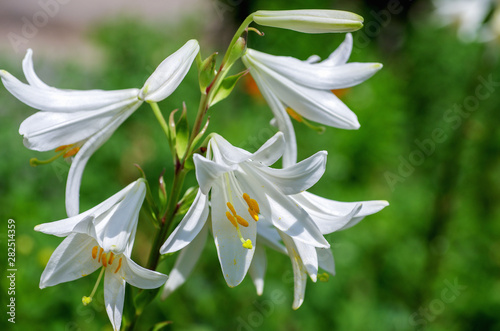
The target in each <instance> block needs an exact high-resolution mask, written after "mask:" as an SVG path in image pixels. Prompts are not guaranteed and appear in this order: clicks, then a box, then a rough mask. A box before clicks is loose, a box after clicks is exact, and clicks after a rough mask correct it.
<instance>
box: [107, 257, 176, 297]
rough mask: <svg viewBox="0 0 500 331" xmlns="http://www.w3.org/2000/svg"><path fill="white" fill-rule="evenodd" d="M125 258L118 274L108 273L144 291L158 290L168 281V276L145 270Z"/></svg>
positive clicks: (110, 271)
mask: <svg viewBox="0 0 500 331" xmlns="http://www.w3.org/2000/svg"><path fill="white" fill-rule="evenodd" d="M123 257H124V259H123V260H122V261H123V262H122V263H123V264H122V268H120V270H119V271H118V272H114V271H112V270H109V271H108V270H106V271H107V273H116V274H117V275H119V276H120V278H121V279H125V281H126V282H127V283H129V284H130V285H132V286H135V287H138V288H143V289H152V288H157V287H160V286H162V285H163V284H164V283H165V282H166V281H167V279H168V276H167V275H164V274H162V273H159V272H157V271H153V270H149V269H146V268H143V267H141V266H140V265H138V264H137V263H135V262H134V261H132V260H131V259H130V258H128V257H127V256H126V255H123ZM106 276H107V275H106Z"/></svg>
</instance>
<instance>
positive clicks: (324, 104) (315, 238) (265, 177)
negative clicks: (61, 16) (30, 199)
mask: <svg viewBox="0 0 500 331" xmlns="http://www.w3.org/2000/svg"><path fill="white" fill-rule="evenodd" d="M252 21H253V22H255V23H257V24H260V25H263V26H269V27H277V28H284V29H291V30H294V31H298V32H303V33H327V32H328V33H329V32H337V33H344V32H345V33H347V34H346V37H345V40H344V42H343V43H342V44H341V45H340V46H339V47H338V48H337V49H336V50H335V51H334V52H333V53H331V55H330V56H329V57H328V58H326V59H325V60H323V61H320V58H319V57H318V56H316V55H313V56H311V57H310V58H308V59H307V60H304V61H302V60H299V59H295V58H292V57H285V56H276V55H271V54H266V53H263V52H260V51H257V50H254V49H251V48H248V47H247V41H246V35H247V33H248V31H249V30H254V31H257V30H256V29H255V28H250V27H249V24H250V23H251V22H252ZM362 21H363V20H362V18H361V17H360V16H358V15H356V14H353V13H348V12H343V11H334V10H296V11H257V12H255V13H253V14H251V15H250V16H249V17H248V18H247V20H245V22H244V23H243V24H242V26H241V27H240V29H239V30H238V32H237V33H236V35H235V37H234V39H233V41H232V42H231V44H230V46H229V48H228V51H227V53H226V55H225V57H224V59H223V61H222V65H221V66H220V69H219V70H218V71H217V70H215V69H214V68H215V55H216V54H214V55H212V56H210V57H208V58H207V59H205V60H202V59H201V55H200V48H199V45H198V42H197V41H196V40H190V41H188V42H187V43H186V44H185V45H184V46H182V47H181V48H180V49H179V50H178V51H176V52H175V53H173V54H172V55H170V56H168V57H167V58H166V59H165V60H164V61H163V62H162V63H161V64H160V65H159V66H158V68H157V69H156V70H155V71H154V73H153V74H152V75H151V76H150V77H149V78H148V79H147V81H146V82H145V84H144V85H143V87H142V88H140V89H138V88H131V89H125V90H117V91H103V90H89V91H76V90H63V89H57V88H54V87H51V86H48V85H46V84H45V83H44V82H42V80H41V79H40V78H39V77H38V76H37V75H36V73H35V71H34V68H33V60H32V55H33V53H32V51H31V50H28V52H27V54H26V57H25V59H24V61H23V71H24V74H25V77H26V80H27V84H26V83H23V82H21V81H19V80H18V79H17V78H15V77H14V76H12V75H11V74H9V73H8V72H6V71H4V70H1V71H0V77H1V79H2V82H3V84H4V86H5V87H6V89H7V90H8V91H9V92H11V93H12V94H13V95H14V96H15V97H16V98H18V99H19V100H20V101H22V102H24V103H25V104H27V105H28V106H31V107H33V108H35V109H37V110H39V112H37V113H35V114H34V115H32V116H30V117H28V118H27V119H26V120H25V121H24V122H23V123H22V124H21V126H20V129H19V133H20V134H21V135H22V136H23V137H24V144H25V146H26V147H27V148H29V149H32V150H36V151H51V150H54V151H55V152H56V154H55V156H54V157H52V158H50V159H49V160H46V161H40V160H37V159H32V160H31V164H32V165H40V164H44V163H48V162H51V161H53V160H55V159H56V158H58V157H62V158H65V159H67V160H68V161H69V162H71V167H70V171H69V174H68V180H67V184H66V211H67V214H68V218H66V219H63V220H60V221H56V222H51V223H44V224H41V225H38V226H36V227H35V230H36V231H40V232H43V233H46V234H52V235H56V236H59V237H65V239H64V240H63V241H62V243H61V244H60V245H59V246H58V247H57V248H56V249H55V251H54V253H53V254H52V256H51V258H50V260H49V261H48V263H47V266H46V268H45V270H44V271H43V273H42V276H41V280H40V288H44V287H47V286H53V285H57V284H60V283H63V282H68V281H72V280H75V279H77V278H81V277H84V276H86V275H89V274H91V273H93V272H94V271H96V270H99V269H100V273H99V276H98V280H97V283H96V286H95V287H94V289H93V290H92V292H91V294H90V295H89V296H84V297H83V299H82V302H83V304H85V305H87V304H89V303H90V302H91V301H92V298H93V296H94V295H95V292H96V290H97V286H98V284H99V283H100V280H101V279H102V277H104V299H105V305H106V311H107V313H108V316H109V318H110V321H111V323H112V325H113V328H114V329H115V330H119V329H120V327H121V324H122V311H123V306H124V296H125V286H126V284H125V283H129V284H130V285H132V286H135V287H138V288H142V289H154V288H158V287H159V286H161V285H162V284H164V283H165V287H164V290H163V295H162V297H163V298H166V297H167V296H168V295H169V294H170V293H172V291H174V290H175V289H177V288H178V287H179V286H180V285H182V284H183V283H184V282H185V280H186V279H187V277H188V276H189V274H190V273H191V272H192V270H193V268H194V266H195V264H196V262H197V260H198V259H199V257H200V256H201V254H202V251H203V248H204V246H205V243H206V239H207V237H208V235H209V233H210V232H211V233H212V235H213V238H214V243H215V246H216V249H217V254H218V258H219V261H220V265H221V269H222V274H223V277H224V279H225V280H226V282H227V284H228V285H229V286H230V287H234V286H237V285H239V284H240V283H241V282H242V281H243V279H244V278H245V276H246V274H247V273H249V274H250V276H251V278H252V280H253V282H254V284H255V287H256V289H257V294H259V295H260V294H262V293H263V289H264V276H265V272H266V266H267V258H266V250H267V249H274V250H277V251H278V252H281V253H283V254H287V255H288V256H289V257H290V260H291V262H292V267H293V271H294V279H295V289H294V301H293V308H294V309H297V308H299V307H300V306H301V304H302V303H303V301H304V295H305V288H306V282H307V278H308V277H309V278H310V279H311V280H312V281H313V282H316V281H317V279H318V276H319V269H320V268H321V269H323V270H324V271H326V272H328V273H330V274H332V275H333V274H334V273H335V267H334V260H333V255H332V252H331V250H330V244H329V243H328V241H327V240H326V239H325V237H324V236H325V235H327V234H330V233H332V232H335V231H339V230H344V229H347V228H350V227H352V226H353V225H355V224H357V223H358V222H360V221H361V220H362V219H363V218H364V217H365V216H368V215H371V214H373V213H376V212H378V211H380V210H381V209H383V208H384V207H385V206H387V205H388V203H387V202H386V201H363V202H339V201H334V200H329V199H326V198H323V197H319V196H316V195H314V194H312V193H309V192H307V190H308V189H310V188H311V187H312V186H313V185H314V184H315V183H317V182H318V181H319V180H320V178H321V177H322V175H323V173H324V172H325V168H326V162H327V155H328V153H327V151H319V152H317V153H316V154H314V155H312V156H310V157H309V158H307V159H305V160H302V161H300V162H297V143H296V136H295V133H294V127H293V124H292V119H295V120H296V121H298V122H303V123H306V124H307V125H308V126H310V127H313V128H314V127H315V125H313V124H311V123H309V122H308V121H313V122H316V123H318V124H320V125H325V126H330V127H336V128H342V129H358V128H359V127H360V124H359V122H358V119H357V117H356V115H355V114H354V113H353V112H352V111H351V110H350V109H349V108H348V107H347V106H346V105H345V104H344V103H343V102H342V101H341V100H340V99H339V98H338V97H337V96H335V94H334V93H333V92H332V91H331V90H334V89H341V88H348V87H352V86H355V85H357V84H360V83H362V82H364V81H365V80H367V79H369V78H370V77H371V76H373V75H374V74H375V73H376V72H377V71H378V70H380V69H381V68H382V65H381V64H379V63H353V62H351V63H348V59H349V57H350V54H351V51H352V47H353V38H352V36H351V34H350V33H349V32H351V31H355V30H357V29H359V28H361V27H362ZM257 32H258V31H257ZM195 59H196V63H197V66H198V70H199V78H200V89H201V92H202V97H201V101H200V107H199V109H200V111H199V112H198V115H197V117H196V122H195V125H194V126H193V131H192V132H191V134H189V133H187V132H184V134H178V133H179V132H180V131H176V130H181V129H182V130H187V129H186V128H187V123H185V122H182V121H187V119H186V118H187V117H186V116H185V111H186V110H185V111H184V112H183V115H181V119H180V120H179V121H177V124H176V121H175V120H174V116H175V112H176V111H173V112H172V113H171V114H170V121H169V124H167V122H166V121H165V119H164V118H163V117H162V114H161V111H160V110H159V107H158V105H157V104H156V103H157V102H159V101H162V100H164V99H165V98H167V97H168V96H169V95H171V94H172V93H173V92H174V91H175V89H176V88H177V87H178V86H179V84H180V83H181V82H182V80H183V78H184V77H185V76H186V74H187V73H188V71H189V69H190V67H191V65H192V63H193V62H194V61H195ZM239 59H241V60H242V62H243V63H244V65H245V66H246V67H247V70H246V71H245V72H242V73H240V74H237V75H235V76H230V77H225V76H226V74H227V72H228V71H229V69H230V68H231V66H232V65H233V64H234V62H235V61H237V60H239ZM247 72H250V74H251V75H252V77H253V78H254V80H255V81H256V83H257V85H258V87H259V89H260V91H261V93H262V94H263V96H264V98H265V100H266V101H267V103H268V104H269V107H270V109H271V111H272V113H273V115H274V120H273V121H272V124H274V125H275V126H276V127H277V128H278V130H279V131H278V132H277V133H276V134H275V135H274V136H273V137H272V138H271V139H269V140H268V141H267V142H265V143H264V144H263V145H262V146H261V147H260V148H259V149H258V150H257V151H256V152H253V153H252V152H248V151H246V150H243V149H241V148H238V147H236V146H233V145H232V144H231V143H229V142H228V141H227V140H226V139H225V138H223V137H222V136H221V135H219V134H216V133H212V134H211V135H210V139H208V138H207V139H206V140H205V142H204V143H202V144H201V145H200V144H199V142H200V141H201V137H203V135H204V133H205V131H206V126H205V127H204V128H203V129H201V123H202V120H203V119H204V116H205V115H206V113H207V111H208V110H209V108H210V106H211V105H213V104H215V103H216V102H219V101H221V100H223V99H224V98H226V97H227V96H228V95H229V94H230V93H231V91H232V88H233V87H234V85H235V84H236V82H237V81H238V79H239V78H240V77H241V76H242V75H243V74H246V73H247ZM143 102H147V103H149V104H151V106H152V108H153V111H154V112H155V115H156V117H157V118H158V120H159V123H160V125H161V127H162V129H163V130H164V132H165V134H166V136H167V139H168V143H169V146H170V147H171V149H172V154H173V155H174V160H175V164H176V169H175V172H174V174H173V187H172V192H173V194H172V195H171V196H169V199H170V200H168V201H166V194H165V193H163V195H161V190H160V199H159V200H163V203H162V206H161V207H160V208H158V207H157V205H156V204H155V202H154V199H153V198H152V197H151V192H150V191H149V189H148V185H147V182H146V180H145V179H143V178H141V179H138V180H137V181H135V182H133V183H131V184H129V185H128V186H127V187H125V188H124V189H123V190H121V191H120V192H118V193H116V194H115V195H113V196H112V197H110V198H109V199H107V200H106V201H104V202H102V203H100V204H99V205H97V206H96V207H94V208H92V209H89V210H87V211H85V212H82V213H80V210H79V198H80V192H79V191H80V183H81V180H82V174H83V171H84V168H85V166H86V164H87V162H88V160H89V158H90V157H91V156H92V155H93V153H94V152H96V150H97V149H98V148H99V147H100V146H102V145H103V144H104V143H105V142H106V141H107V140H108V139H109V138H110V137H111V135H112V134H113V133H114V132H115V130H117V129H118V127H119V126H120V125H121V124H122V123H123V122H124V121H125V120H126V119H127V118H128V117H129V116H131V115H132V114H133V113H134V112H135V111H136V110H137V109H138V108H139V107H140V106H141V104H142V103H143ZM181 122H182V123H185V125H184V124H183V125H181V124H179V123H181ZM176 125H177V126H178V127H179V128H176ZM207 125H208V121H207ZM181 126H182V128H181ZM176 132H177V135H176ZM181 137H184V140H181ZM186 137H187V138H186ZM280 158H281V159H282V167H281V168H277V167H274V168H273V167H271V166H273V165H274V164H275V163H276V162H277V161H278V160H279V159H280ZM191 160H192V164H194V169H195V175H196V179H197V182H198V186H197V187H196V188H194V190H191V191H190V192H195V194H192V195H193V196H194V195H195V197H192V199H191V200H192V203H191V204H190V205H189V204H188V206H187V207H186V208H185V211H184V212H185V215H184V217H183V218H182V219H181V220H180V222H179V224H178V225H177V227H176V228H175V229H174V230H173V231H172V232H171V233H170V234H168V230H169V226H170V224H171V223H172V221H174V220H175V219H176V217H177V216H179V215H182V212H180V210H182V208H180V207H184V205H185V204H186V201H189V199H184V198H183V199H181V200H179V195H178V194H177V193H179V192H180V191H181V189H182V182H183V179H184V176H185V174H186V173H187V172H188V171H189V169H190V168H189V167H188V166H187V162H190V161H191ZM144 177H145V175H144ZM161 185H162V183H161ZM161 185H160V186H161ZM163 191H165V190H164V188H163ZM146 196H148V199H146V200H147V201H148V205H149V207H150V209H149V210H150V211H151V213H152V219H154V220H156V221H157V223H156V225H157V226H158V233H157V234H156V239H155V241H154V243H153V247H152V251H151V253H150V256H149V259H148V260H149V261H152V263H149V262H148V267H149V268H150V269H146V268H143V267H141V266H139V265H138V264H136V263H135V262H133V261H132V259H131V254H132V249H133V244H134V240H135V233H136V228H137V223H138V218H139V211H140V210H141V207H142V205H143V202H144V200H145V197H146ZM185 196H190V194H186V195H185ZM170 207H172V208H170ZM179 219H180V217H179ZM159 220H161V222H160V221H159ZM177 251H180V253H179V254H178V257H177V260H176V262H175V265H174V268H173V269H172V270H171V271H170V277H167V276H166V275H164V274H162V273H159V272H157V271H155V270H154V269H156V266H157V264H158V257H159V255H160V254H171V253H174V252H177ZM153 297H154V296H153Z"/></svg>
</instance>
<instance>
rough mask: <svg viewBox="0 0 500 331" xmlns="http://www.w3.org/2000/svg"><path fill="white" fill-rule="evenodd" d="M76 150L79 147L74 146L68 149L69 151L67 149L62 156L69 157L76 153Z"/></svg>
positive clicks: (78, 149)
mask: <svg viewBox="0 0 500 331" xmlns="http://www.w3.org/2000/svg"><path fill="white" fill-rule="evenodd" d="M78 151H80V147H75V148H73V149H70V150H69V151H67V152H66V153H65V154H64V155H63V157H65V158H66V157H71V156H74V155H76V153H78Z"/></svg>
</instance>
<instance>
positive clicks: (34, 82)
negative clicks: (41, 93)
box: [23, 48, 52, 89]
mask: <svg viewBox="0 0 500 331" xmlns="http://www.w3.org/2000/svg"><path fill="white" fill-rule="evenodd" d="M23 72H24V76H25V77H26V80H27V81H28V84H30V85H31V86H35V87H38V88H41V89H51V88H52V87H50V86H48V85H47V84H45V83H44V82H42V80H41V79H40V78H38V76H37V74H36V73H35V69H34V67H33V51H32V50H31V48H30V49H28V50H27V51H26V56H25V57H24V59H23Z"/></svg>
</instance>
